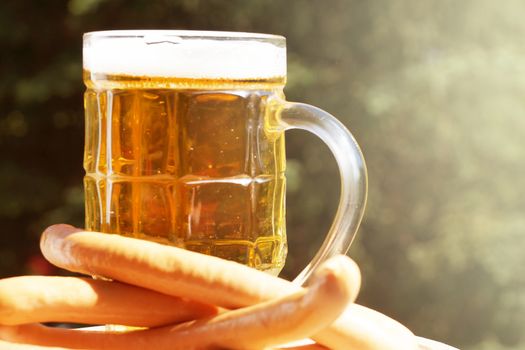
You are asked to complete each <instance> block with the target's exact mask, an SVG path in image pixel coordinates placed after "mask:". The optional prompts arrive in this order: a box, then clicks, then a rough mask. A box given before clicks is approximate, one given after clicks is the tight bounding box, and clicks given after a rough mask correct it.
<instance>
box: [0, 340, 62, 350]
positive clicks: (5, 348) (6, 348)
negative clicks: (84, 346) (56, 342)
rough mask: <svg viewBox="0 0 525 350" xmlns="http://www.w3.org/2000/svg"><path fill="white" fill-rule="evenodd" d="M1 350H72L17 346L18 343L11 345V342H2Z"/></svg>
mask: <svg viewBox="0 0 525 350" xmlns="http://www.w3.org/2000/svg"><path fill="white" fill-rule="evenodd" d="M0 350H71V349H66V348H56V347H48V346H38V345H29V344H16V343H10V342H6V341H3V340H0Z"/></svg>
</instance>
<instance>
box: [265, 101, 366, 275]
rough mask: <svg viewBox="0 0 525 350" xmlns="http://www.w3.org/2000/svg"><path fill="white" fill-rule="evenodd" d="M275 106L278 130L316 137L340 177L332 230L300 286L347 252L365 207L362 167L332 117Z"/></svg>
mask: <svg viewBox="0 0 525 350" xmlns="http://www.w3.org/2000/svg"><path fill="white" fill-rule="evenodd" d="M275 102H276V103H275V104H274V107H275V109H274V111H275V114H274V118H276V119H275V121H276V122H277V124H278V125H279V128H284V130H290V129H302V130H306V131H309V132H311V133H312V134H314V135H316V136H318V137H319V138H320V139H321V140H323V142H324V143H325V144H326V145H327V146H328V147H329V148H330V150H331V151H332V153H333V155H334V157H335V160H336V161H337V164H338V166H339V174H340V176H341V196H340V198H339V207H338V208H337V212H336V214H335V218H334V221H333V223H332V226H331V227H330V230H329V231H328V234H327V236H326V238H325V240H324V242H323V244H322V245H321V248H320V249H319V251H318V252H317V253H316V255H315V256H314V258H313V259H312V261H311V262H310V263H309V264H308V265H307V266H306V268H305V269H304V270H303V271H302V272H301V273H300V274H299V275H298V276H297V277H296V278H295V279H294V283H297V284H300V285H302V284H304V283H305V282H306V281H307V280H308V278H309V277H310V275H311V274H312V272H313V271H314V270H315V269H316V268H317V267H318V266H319V265H320V264H321V263H322V262H323V261H325V260H326V259H328V258H330V257H332V256H334V255H337V254H346V252H347V251H348V249H349V248H350V245H351V244H352V241H353V239H354V237H355V234H356V232H357V229H358V228H359V224H360V223H361V219H362V218H363V213H364V209H365V204H366V196H367V186H368V181H367V172H366V165H365V160H364V158H363V154H362V153H361V149H360V148H359V145H358V144H357V142H356V141H355V139H354V137H353V136H352V134H351V133H350V132H349V131H348V129H347V128H346V127H345V126H344V125H343V124H342V123H341V122H340V121H339V120H337V119H336V118H335V117H334V116H332V115H331V114H329V113H327V112H325V111H323V110H321V109H319V108H317V107H314V106H311V105H308V104H304V103H296V102H288V101H284V100H280V101H275Z"/></svg>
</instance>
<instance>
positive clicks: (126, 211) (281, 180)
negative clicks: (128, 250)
mask: <svg viewBox="0 0 525 350" xmlns="http://www.w3.org/2000/svg"><path fill="white" fill-rule="evenodd" d="M84 81H85V83H86V86H87V88H88V89H87V91H86V93H85V111H86V135H85V136H86V139H85V140H86V142H85V156H84V168H85V170H86V176H85V180H84V185H85V198H86V228H87V229H88V230H93V231H101V232H111V233H118V234H122V235H126V236H131V237H137V238H145V239H150V240H155V241H158V242H162V243H166V244H172V245H175V246H178V247H183V248H186V249H189V250H193V251H197V252H200V253H205V254H210V255H214V256H218V257H222V258H225V259H230V260H234V261H237V262H239V263H243V264H246V265H249V266H253V267H255V268H257V269H261V270H266V271H269V272H271V273H274V274H277V273H278V272H279V271H280V269H281V268H282V266H283V264H284V258H285V255H286V240H285V220H284V211H285V207H284V195H285V177H284V170H285V152H284V136H283V131H280V130H276V128H271V127H269V125H270V124H271V121H270V118H269V116H268V114H269V113H268V111H267V101H268V99H269V98H272V97H275V96H280V95H281V94H282V85H283V84H284V81H283V79H277V78H273V79H266V80H265V79H259V80H247V81H242V80H226V79H188V78H176V77H166V78H159V77H136V76H126V75H105V74H98V75H97V74H92V73H91V72H89V71H85V72H84Z"/></svg>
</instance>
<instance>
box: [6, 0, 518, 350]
mask: <svg viewBox="0 0 525 350" xmlns="http://www.w3.org/2000/svg"><path fill="white" fill-rule="evenodd" d="M523 13H525V3H524V2H522V1H520V0H507V1H500V2H497V1H491V0H465V1H452V0H429V1H418V0H398V1H386V0H383V1H359V0H324V1H321V0H314V1H306V0H304V1H301V0H287V1H276V0H252V1H246V0H230V1H227V0H208V1H197V0H193V1H183V0H180V1H176V0H164V1H148V0H114V1H111V0H84V1H82V0H71V1H58V0H57V1H44V0H41V1H37V0H35V1H15V0H3V1H2V2H0V49H1V56H0V232H1V234H0V277H6V276H12V275H19V274H27V273H35V274H36V273H40V274H43V273H59V272H58V271H56V270H54V269H53V268H52V267H51V266H49V265H47V264H46V263H45V262H44V261H43V260H42V258H41V257H40V255H39V252H38V238H39V235H40V232H41V231H42V230H43V229H44V228H45V227H46V226H47V225H50V224H52V223H58V222H67V223H71V224H75V225H82V224H83V211H84V208H83V192H82V177H83V169H82V152H83V111H82V92H83V90H84V87H83V84H82V80H81V71H82V63H81V47H82V39H81V37H82V33H83V32H87V31H93V30H105V29H142V28H156V29H199V30H234V31H251V32H263V33H274V34H281V35H284V36H286V37H287V40H288V57H289V58H288V72H289V75H288V85H287V88H286V90H285V91H286V94H287V96H288V99H289V100H292V101H303V102H308V103H310V104H313V105H316V106H319V107H321V108H323V109H325V110H327V111H329V112H331V113H332V114H334V115H336V116H337V117H338V118H340V120H341V121H342V122H343V123H344V124H345V125H347V126H348V127H349V128H350V129H351V130H352V132H353V133H354V135H355V137H356V138H357V140H358V142H359V143H360V145H361V147H362V150H363V153H364V155H365V157H366V159H367V164H368V169H369V181H370V192H369V201H368V207H367V211H366V215H365V219H364V222H363V225H362V227H361V229H360V232H359V235H358V238H357V240H356V241H355V243H354V245H353V246H352V248H351V249H350V252H349V255H350V256H352V257H353V258H354V259H355V260H356V261H357V262H358V263H359V265H360V266H361V268H362V272H363V276H364V281H363V288H362V291H361V294H360V297H359V302H360V303H362V304H365V305H367V306H370V307H372V308H375V309H377V310H379V311H381V312H384V313H386V314H387V315H390V316H392V317H394V318H396V319H398V320H400V321H401V322H403V323H404V324H406V325H407V326H408V327H409V328H411V329H412V330H413V331H414V332H415V333H417V334H418V335H421V336H425V337H430V338H434V339H438V340H441V341H444V342H448V343H451V344H452V345H455V346H458V347H461V348H462V349H478V350H479V349H481V350H484V349H487V350H500V349H525V336H524V335H523V334H524V332H523V330H524V327H525V272H524V267H525V254H524V253H523V250H524V247H525V232H524V230H525V215H524V211H525V181H524V175H525V161H524V159H525V141H524V138H525V115H524V114H525V98H524V97H525V46H524V44H523V42H524V41H523V38H524V36H525V21H524V20H523V16H522V14H523ZM287 153H288V173H287V176H288V197H287V206H288V209H287V210H288V219H287V220H288V232H289V243H290V256H289V259H288V261H287V267H286V268H285V271H284V274H285V275H286V276H288V277H291V276H293V275H294V274H296V273H297V272H298V271H299V270H300V269H301V268H302V267H303V266H304V265H305V264H306V261H307V260H308V259H309V257H311V256H312V255H313V254H314V252H315V251H316V249H317V248H318V247H319V244H320V242H321V240H322V238H323V236H324V234H325V232H326V231H327V229H328V227H329V225H330V222H331V220H332V216H333V214H334V212H335V207H336V205H337V197H338V192H339V184H338V182H337V181H336V179H337V177H338V173H337V167H336V165H335V161H334V160H333V159H332V157H331V156H330V153H329V151H328V149H327V148H326V147H325V146H324V145H323V144H322V143H321V142H320V141H319V140H317V139H316V138H315V137H313V136H311V135H307V134H304V133H302V132H298V131H292V132H290V133H288V134H287Z"/></svg>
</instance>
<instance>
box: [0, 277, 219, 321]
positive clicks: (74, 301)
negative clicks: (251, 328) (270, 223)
mask: <svg viewBox="0 0 525 350" xmlns="http://www.w3.org/2000/svg"><path fill="white" fill-rule="evenodd" d="M217 311H218V309H217V307H215V306H212V305H208V304H203V303H199V302H196V301H190V300H186V299H181V298H177V297H170V296H167V295H164V294H161V293H157V292H154V291H151V290H147V289H143V288H139V287H135V286H131V285H126V284H123V283H118V282H107V281H101V280H93V279H88V278H78V277H48V276H22V277H12V278H6V279H3V280H0V324H3V325H16V324H23V323H33V322H74V323H86V324H121V325H126V326H137V327H154V326H160V325H166V324H173V323H180V322H185V321H189V320H194V319H196V318H202V317H205V316H210V315H213V314H216V313H217Z"/></svg>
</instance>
